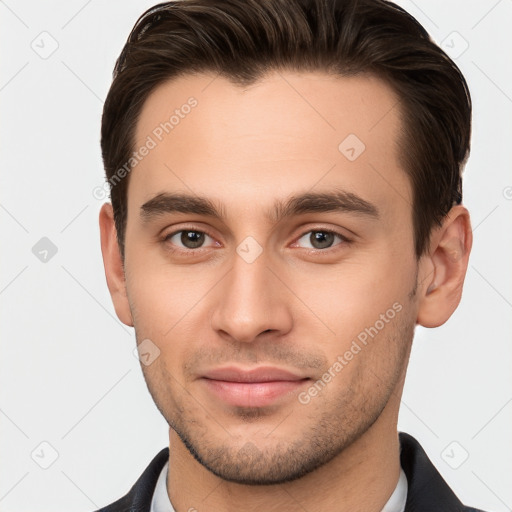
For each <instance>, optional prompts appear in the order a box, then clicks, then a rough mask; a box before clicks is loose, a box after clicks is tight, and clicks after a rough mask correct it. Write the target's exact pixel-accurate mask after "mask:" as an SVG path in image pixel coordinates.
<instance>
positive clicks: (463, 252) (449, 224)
mask: <svg viewBox="0 0 512 512" xmlns="http://www.w3.org/2000/svg"><path fill="white" fill-rule="evenodd" d="M472 244H473V233H472V231H471V221H470V218H469V212H468V211H467V209H466V208H465V207H464V206H461V205H457V206H454V207H453V208H452V209H451V210H450V211H449V212H448V215H447V216H446V217H445V219H444V221H443V223H442V225H441V227H440V228H435V229H434V230H433V231H432V233H431V237H430V247H429V252H428V255H426V256H423V257H422V258H421V259H422V261H421V263H420V265H421V267H422V272H421V273H420V275H423V276H425V277H423V281H422V283H421V286H420V291H421V296H420V300H419V309H418V318H417V323H418V324H419V325H422V326H423V327H438V326H440V325H442V324H444V323H445V322H446V321H447V320H448V318H450V316H451V315H452V314H453V312H454V311H455V309H456V308H457V306H458V305H459V302H460V298H461V295H462V286H463V284H464V278H465V276H466V271H467V268H468V261H469V254H470V252H471V247H472Z"/></svg>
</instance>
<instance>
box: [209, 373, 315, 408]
mask: <svg viewBox="0 0 512 512" xmlns="http://www.w3.org/2000/svg"><path fill="white" fill-rule="evenodd" d="M310 380H311V379H310V378H309V377H304V376H301V375H298V374H295V373H293V372H290V371H288V370H285V369H283V368H277V367H272V366H260V367H258V368H252V369H245V370H244V369H241V368H236V367H234V366H230V367H224V368H215V369H212V370H210V371H208V372H206V373H205V374H204V375H203V376H202V377H201V379H200V381H201V382H202V383H203V384H204V386H205V387H206V390H207V392H208V393H209V394H211V395H213V396H214V397H216V398H217V399H220V400H222V401H223V402H225V403H227V404H228V405H232V406H236V407H264V406H267V405H271V404H272V403H274V402H276V401H277V400H278V399H284V398H286V397H290V396H291V395H293V394H294V393H295V392H297V391H298V390H299V389H300V388H301V387H303V386H305V385H306V383H307V382H309V381H310Z"/></svg>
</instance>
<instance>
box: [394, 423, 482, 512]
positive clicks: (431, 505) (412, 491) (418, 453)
mask: <svg viewBox="0 0 512 512" xmlns="http://www.w3.org/2000/svg"><path fill="white" fill-rule="evenodd" d="M399 438H400V464H401V466H402V468H403V470H404V473H405V475H406V477H407V503H406V506H405V512H432V511H433V510H435V511H436V512H484V511H482V510H478V509H476V508H471V507H466V506H464V505H463V504H462V503H461V502H460V500H459V499H458V498H457V496H456V495H455V493H454V492H453V491H452V490H451V489H450V487H449V485H448V484H447V483H446V482H445V480H444V479H443V477H442V476H441V474H440V473H439V472H438V471H437V469H436V468H435V466H434V465H433V464H432V462H431V461H430V459H429V458H428V456H427V454H426V453H425V451H424V450H423V448H422V447H421V445H420V444H419V443H418V441H416V439H414V437H412V436H411V435H409V434H406V433H404V432H400V434H399Z"/></svg>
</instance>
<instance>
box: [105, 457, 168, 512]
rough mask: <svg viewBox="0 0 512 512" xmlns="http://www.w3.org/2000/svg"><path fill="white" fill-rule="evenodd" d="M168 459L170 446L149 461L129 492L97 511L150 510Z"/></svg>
mask: <svg viewBox="0 0 512 512" xmlns="http://www.w3.org/2000/svg"><path fill="white" fill-rule="evenodd" d="M168 460H169V448H164V449H162V450H161V451H160V452H159V453H158V454H157V455H156V456H155V457H154V458H153V460H152V461H151V462H150V463H149V465H148V467H147V468H146V469H145V470H144V472H143V473H142V474H141V476H140V477H139V479H138V480H137V481H136V482H135V484H134V485H133V486H132V488H131V489H130V491H129V492H128V494H126V495H125V496H123V497H122V498H120V499H118V500H117V501H115V502H114V503H111V504H110V505H107V506H106V507H102V508H100V509H99V510H97V511H96V512H149V510H150V506H151V500H152V498H153V492H154V490H155V487H156V482H157V480H158V477H159V476H160V472H161V471H162V468H163V467H164V466H165V463H166V462H167V461H168Z"/></svg>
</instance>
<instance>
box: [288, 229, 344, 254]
mask: <svg viewBox="0 0 512 512" xmlns="http://www.w3.org/2000/svg"><path fill="white" fill-rule="evenodd" d="M336 240H338V241H339V242H338V243H335V242H336ZM342 242H348V239H347V238H345V237H344V236H343V235H340V234H339V233H336V232H334V231H327V230H317V231H308V232H307V233H305V234H304V235H302V236H301V237H300V238H299V239H298V240H297V242H296V244H297V245H300V246H302V247H305V248H306V249H319V250H321V249H329V248H331V247H333V246H334V245H340V243H342Z"/></svg>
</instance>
